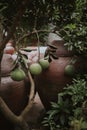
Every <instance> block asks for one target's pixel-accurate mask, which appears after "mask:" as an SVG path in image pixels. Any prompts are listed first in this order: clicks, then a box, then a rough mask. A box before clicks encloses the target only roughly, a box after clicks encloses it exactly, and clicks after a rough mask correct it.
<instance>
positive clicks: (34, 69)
mask: <svg viewBox="0 0 87 130" xmlns="http://www.w3.org/2000/svg"><path fill="white" fill-rule="evenodd" d="M49 64H50V63H49V61H48V60H47V59H40V60H39V62H38V63H32V64H31V65H30V66H29V70H28V71H30V73H31V74H32V75H39V74H40V73H41V72H42V70H43V69H47V68H48V67H49ZM10 76H11V78H12V79H13V80H15V81H21V80H23V79H24V78H25V77H26V74H25V72H24V70H22V69H21V68H16V69H14V70H13V71H12V72H11V75H10Z"/></svg>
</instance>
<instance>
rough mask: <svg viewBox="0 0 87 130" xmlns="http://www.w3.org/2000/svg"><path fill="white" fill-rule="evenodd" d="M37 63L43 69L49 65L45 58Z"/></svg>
mask: <svg viewBox="0 0 87 130" xmlns="http://www.w3.org/2000/svg"><path fill="white" fill-rule="evenodd" d="M39 63H40V65H41V67H42V68H43V69H47V68H48V67H49V64H50V63H49V61H48V60H45V59H40V60H39Z"/></svg>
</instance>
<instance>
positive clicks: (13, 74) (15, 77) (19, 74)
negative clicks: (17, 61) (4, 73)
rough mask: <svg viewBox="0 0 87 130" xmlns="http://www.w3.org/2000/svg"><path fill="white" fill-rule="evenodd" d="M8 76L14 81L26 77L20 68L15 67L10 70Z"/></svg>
mask: <svg viewBox="0 0 87 130" xmlns="http://www.w3.org/2000/svg"><path fill="white" fill-rule="evenodd" d="M10 76H11V78H12V79H13V80H15V81H21V80H24V78H25V77H26V74H25V72H24V71H23V70H22V69H20V68H17V69H15V70H14V71H12V72H11V75H10Z"/></svg>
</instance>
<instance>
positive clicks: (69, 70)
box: [64, 65, 75, 76]
mask: <svg viewBox="0 0 87 130" xmlns="http://www.w3.org/2000/svg"><path fill="white" fill-rule="evenodd" d="M64 73H65V74H66V75H68V76H73V75H74V74H75V67H74V66H73V65H67V66H66V67H65V70H64Z"/></svg>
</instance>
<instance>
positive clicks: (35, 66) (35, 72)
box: [29, 63, 42, 75]
mask: <svg viewBox="0 0 87 130" xmlns="http://www.w3.org/2000/svg"><path fill="white" fill-rule="evenodd" d="M29 70H30V72H31V74H33V75H39V74H40V73H41V72H42V67H41V65H40V64H38V63H33V64H31V65H30V67H29Z"/></svg>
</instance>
